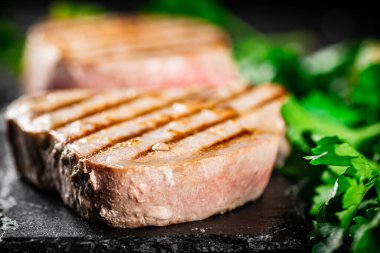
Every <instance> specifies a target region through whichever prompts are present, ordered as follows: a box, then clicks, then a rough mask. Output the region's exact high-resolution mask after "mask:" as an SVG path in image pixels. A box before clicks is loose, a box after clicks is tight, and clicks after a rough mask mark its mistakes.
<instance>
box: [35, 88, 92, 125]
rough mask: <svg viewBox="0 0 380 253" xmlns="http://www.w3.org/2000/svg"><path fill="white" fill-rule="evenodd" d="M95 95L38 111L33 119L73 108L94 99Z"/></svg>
mask: <svg viewBox="0 0 380 253" xmlns="http://www.w3.org/2000/svg"><path fill="white" fill-rule="evenodd" d="M94 96H95V94H93V93H91V94H88V95H86V96H83V97H81V98H78V99H74V100H71V101H67V102H66V103H62V104H59V105H57V106H52V107H50V108H47V109H46V110H39V111H36V112H34V113H33V115H32V117H31V119H32V120H33V119H35V118H36V117H38V116H41V115H42V114H47V113H53V112H55V111H58V110H60V109H64V108H66V107H69V106H73V105H76V104H79V103H81V102H83V101H85V100H87V99H90V98H92V97H94Z"/></svg>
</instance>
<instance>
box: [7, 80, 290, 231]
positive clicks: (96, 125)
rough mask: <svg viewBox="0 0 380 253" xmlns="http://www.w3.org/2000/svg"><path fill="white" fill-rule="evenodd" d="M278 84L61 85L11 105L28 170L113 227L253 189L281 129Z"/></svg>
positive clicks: (210, 204)
mask: <svg viewBox="0 0 380 253" xmlns="http://www.w3.org/2000/svg"><path fill="white" fill-rule="evenodd" d="M285 98H286V95H285V92H284V90H283V89H282V88H280V87H279V86H275V85H270V84H265V85H261V86H258V87H250V86H246V85H234V86H220V87H209V88H202V89H201V88H197V89H185V90H183V89H182V90H177V89H168V90H164V91H161V92H157V93H146V92H145V93H139V91H136V90H131V89H122V90H110V91H106V92H103V93H101V94H99V93H96V92H95V91H84V90H71V91H56V92H51V93H47V94H44V95H37V96H24V97H22V98H20V99H19V100H17V101H15V102H14V103H13V104H12V105H11V106H10V107H9V108H8V110H7V113H6V118H7V125H8V134H9V140H10V143H11V146H12V149H13V154H14V157H15V161H16V164H17V168H18V170H19V172H20V173H21V175H22V176H24V177H25V178H26V179H27V180H29V181H30V182H32V183H33V184H35V185H37V186H38V187H40V188H44V189H51V190H57V191H58V192H59V193H60V195H61V197H62V199H63V201H64V202H65V203H66V204H67V205H68V206H70V207H71V208H73V209H75V211H76V212H77V213H79V214H80V215H81V216H83V217H85V218H88V219H90V220H96V221H103V222H105V223H107V224H109V225H111V226H115V227H141V226H148V225H152V226H164V225H169V224H174V223H180V222H187V221H194V220H201V219H205V218H207V217H209V216H211V215H214V214H217V213H223V212H226V211H229V210H232V209H234V208H236V207H238V206H241V205H243V204H244V203H246V202H248V201H251V200H254V199H257V198H258V197H259V196H260V195H261V193H262V192H263V191H264V188H265V187H266V185H267V183H268V180H269V178H270V175H271V172H272V168H273V165H274V162H275V160H276V155H277V153H278V150H279V143H280V141H281V140H282V138H283V137H284V136H283V132H284V123H283V120H282V118H281V115H280V107H281V104H282V103H283V101H284V100H285Z"/></svg>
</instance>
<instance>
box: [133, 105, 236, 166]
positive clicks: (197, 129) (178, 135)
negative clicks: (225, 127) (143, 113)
mask: <svg viewBox="0 0 380 253" xmlns="http://www.w3.org/2000/svg"><path fill="white" fill-rule="evenodd" d="M227 110H228V109H227ZM227 110H226V111H227ZM237 115H238V113H237V112H236V111H234V110H229V115H226V116H225V117H223V118H220V119H218V120H216V121H214V122H210V123H207V124H203V125H200V126H198V127H195V128H193V129H190V130H189V131H187V132H177V133H175V136H174V138H172V139H171V140H170V141H166V142H163V143H165V144H169V145H171V144H173V143H176V142H178V141H180V140H182V139H184V138H186V137H188V136H191V135H194V134H196V133H199V132H202V131H204V130H206V129H208V128H211V127H213V126H216V125H218V124H220V123H223V122H225V121H226V120H229V119H233V118H234V117H236V116H237ZM152 152H155V151H153V150H152V146H151V147H149V148H148V149H147V150H144V151H142V152H140V153H138V154H137V155H135V156H134V157H132V160H137V159H139V158H141V157H144V156H147V155H149V153H152Z"/></svg>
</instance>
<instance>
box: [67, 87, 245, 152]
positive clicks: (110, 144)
mask: <svg viewBox="0 0 380 253" xmlns="http://www.w3.org/2000/svg"><path fill="white" fill-rule="evenodd" d="M252 89H253V88H252V86H248V87H247V88H245V89H243V90H242V91H240V92H237V93H235V94H233V95H231V96H229V97H226V98H224V99H221V100H219V101H217V102H216V103H215V104H212V105H211V106H205V107H203V108H199V109H197V110H194V111H192V112H190V113H188V114H184V115H181V116H178V117H165V118H164V119H163V120H162V121H159V122H157V123H156V124H155V125H154V126H153V127H147V128H145V129H144V130H142V131H140V132H138V133H136V134H133V135H126V136H123V137H120V138H117V139H113V140H112V141H111V142H109V143H108V144H107V145H105V146H103V147H102V148H100V149H97V150H95V151H93V152H91V153H90V154H88V155H86V158H90V157H92V156H94V155H96V154H98V153H100V152H103V151H106V150H107V149H109V148H112V147H113V146H115V145H117V144H119V143H121V142H124V141H128V140H130V139H132V138H135V137H139V136H141V135H143V134H145V133H148V132H151V131H154V130H157V129H158V128H159V127H162V126H164V125H165V124H167V123H169V122H171V121H172V120H180V119H183V118H186V117H190V116H192V115H195V114H196V113H198V112H200V111H201V110H203V109H208V108H210V107H215V106H217V105H219V104H222V103H226V102H228V101H230V100H232V99H235V98H237V97H239V96H241V95H243V94H244V93H245V92H247V91H249V90H252ZM181 101H183V100H177V101H174V102H173V101H172V103H178V102H181ZM205 102H206V100H205ZM163 107H164V106H163ZM157 109H161V108H157ZM152 112H154V111H152ZM146 114H148V113H146ZM144 115H145V114H144ZM140 116H143V115H140ZM135 118H137V117H134V118H130V119H128V120H133V119H135ZM125 121H127V120H123V121H120V122H117V123H116V124H112V125H108V126H106V127H104V128H100V129H97V130H96V131H92V132H91V133H88V134H87V136H88V135H89V134H94V133H96V132H98V131H100V130H104V129H106V128H109V127H114V126H115V125H117V124H121V123H124V122H125ZM192 134H193V133H192ZM87 136H81V137H79V138H76V139H74V140H71V142H73V141H76V140H79V139H81V138H85V137H87Z"/></svg>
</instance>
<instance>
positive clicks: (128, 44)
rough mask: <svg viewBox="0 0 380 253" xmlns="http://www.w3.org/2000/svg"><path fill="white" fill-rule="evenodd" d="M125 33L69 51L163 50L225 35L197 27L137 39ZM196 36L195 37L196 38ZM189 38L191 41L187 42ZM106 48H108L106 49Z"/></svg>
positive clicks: (86, 52)
mask: <svg viewBox="0 0 380 253" xmlns="http://www.w3.org/2000/svg"><path fill="white" fill-rule="evenodd" d="M123 35H125V33H121V34H116V35H115V36H114V37H101V38H100V40H97V41H90V42H89V43H90V44H91V45H89V46H90V48H88V47H86V46H85V44H86V43H84V41H82V42H80V43H74V44H71V45H70V48H68V49H69V50H72V51H80V52H78V53H79V54H80V55H87V54H89V53H91V52H90V51H94V50H100V51H109V50H114V47H115V46H117V47H119V46H122V47H123V49H126V48H127V49H128V48H129V50H130V51H134V50H144V49H145V48H161V47H172V46H178V45H182V46H183V45H188V44H189V43H191V44H194V43H196V42H198V41H199V42H204V41H210V40H213V39H217V38H224V37H225V36H223V34H219V33H218V32H217V30H216V29H214V28H211V27H196V28H191V29H182V28H181V29H173V30H172V31H171V32H170V34H169V33H162V32H160V31H157V30H156V31H153V32H152V33H151V34H145V33H144V34H139V35H138V37H137V38H135V39H131V38H130V37H128V36H123ZM194 36H195V37H194ZM155 37H158V38H160V39H162V40H165V42H162V41H161V42H160V41H156V40H155V39H157V38H155ZM169 37H174V38H177V39H175V40H172V41H167V40H166V38H169ZM186 38H189V39H190V41H188V40H186ZM104 47H106V48H104Z"/></svg>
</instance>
